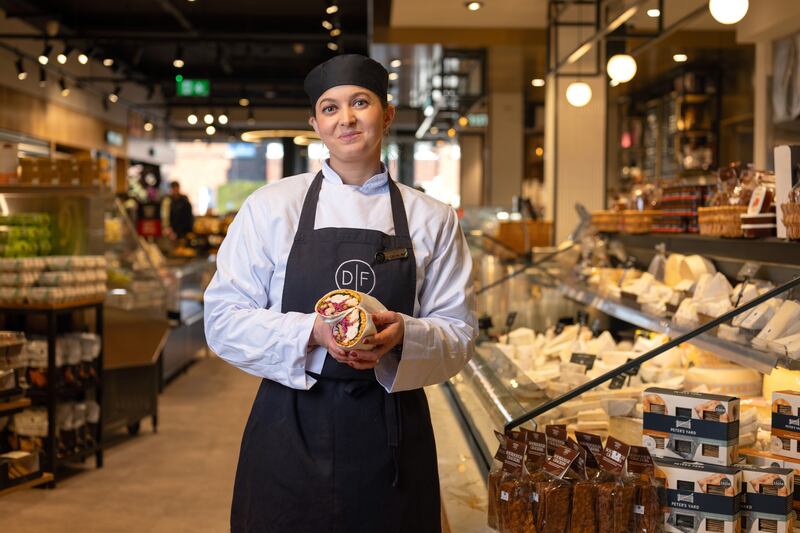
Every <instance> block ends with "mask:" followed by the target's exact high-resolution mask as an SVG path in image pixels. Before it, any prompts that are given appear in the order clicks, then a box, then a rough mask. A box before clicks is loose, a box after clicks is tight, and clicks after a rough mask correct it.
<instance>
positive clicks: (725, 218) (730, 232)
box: [697, 205, 747, 238]
mask: <svg viewBox="0 0 800 533" xmlns="http://www.w3.org/2000/svg"><path fill="white" fill-rule="evenodd" d="M745 213H747V207H746V206H742V205H724V206H719V207H700V208H698V210H697V218H698V225H699V226H700V235H708V236H711V237H734V238H735V237H741V236H742V234H743V233H742V215H743V214H745Z"/></svg>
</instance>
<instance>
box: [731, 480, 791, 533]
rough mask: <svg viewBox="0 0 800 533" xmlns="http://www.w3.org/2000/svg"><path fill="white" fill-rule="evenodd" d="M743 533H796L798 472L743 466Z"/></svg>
mask: <svg viewBox="0 0 800 533" xmlns="http://www.w3.org/2000/svg"><path fill="white" fill-rule="evenodd" d="M741 470H742V504H741V505H742V533H759V532H761V531H769V532H773V533H792V529H793V525H794V512H793V511H792V500H793V496H794V470H792V469H791V468H770V467H759V466H741Z"/></svg>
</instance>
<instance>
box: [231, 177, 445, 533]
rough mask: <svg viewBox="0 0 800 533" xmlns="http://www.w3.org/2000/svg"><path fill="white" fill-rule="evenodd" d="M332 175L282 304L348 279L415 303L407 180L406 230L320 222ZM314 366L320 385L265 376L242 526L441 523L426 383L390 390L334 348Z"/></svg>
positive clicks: (354, 530) (254, 531)
mask: <svg viewBox="0 0 800 533" xmlns="http://www.w3.org/2000/svg"><path fill="white" fill-rule="evenodd" d="M322 179H323V178H322V173H321V172H320V173H318V174H317V176H316V178H315V179H314V181H313V182H312V183H311V186H310V187H309V190H308V192H307V194H306V198H305V201H304V203H303V211H302V213H301V214H300V222H299V224H298V229H297V234H296V235H295V238H294V244H293V245H292V250H291V252H290V253H289V259H288V262H287V265H286V282H285V286H284V290H283V303H282V311H283V312H284V313H287V312H291V311H296V312H301V313H313V312H314V304H315V303H316V302H317V300H318V299H319V298H320V296H322V295H323V294H325V293H327V292H329V291H331V290H333V289H336V288H337V287H338V288H349V289H356V290H360V291H362V292H367V293H370V294H371V295H372V296H374V297H376V298H377V299H378V300H380V301H381V302H382V303H383V304H384V305H385V306H386V307H387V308H388V309H390V310H392V311H397V312H399V313H404V314H407V315H412V314H413V312H414V300H415V296H416V263H415V260H414V250H413V246H412V242H411V236H410V234H409V231H408V220H407V218H406V212H405V207H404V205H403V199H402V196H401V194H400V190H399V188H398V187H397V185H396V184H395V183H394V182H393V181H392V180H391V179H389V193H390V197H391V205H392V216H393V218H394V228H395V235H394V236H391V235H386V234H384V233H382V232H380V231H375V230H366V229H347V228H322V229H317V230H315V229H314V221H315V218H316V211H317V200H318V198H319V191H320V189H321V187H322ZM265 231H269V228H265ZM403 250H405V252H403ZM386 252H395V253H386ZM311 375H312V376H313V377H315V378H317V379H318V382H317V383H316V384H315V385H314V386H313V387H312V388H311V389H310V390H308V391H301V390H295V389H291V388H288V387H285V386H283V385H280V384H278V383H276V382H274V381H269V380H266V379H265V380H263V381H262V382H261V387H260V388H259V390H258V394H257V395H256V399H255V401H254V403H253V408H252V411H251V412H250V418H249V419H248V421H247V426H246V427H245V431H244V437H243V438H242V447H241V451H240V456H239V465H238V468H237V470H236V482H235V486H234V491H233V506H232V510H231V530H232V531H233V533H262V532H270V533H272V532H276V533H277V532H281V533H282V532H292V533H305V532H307V533H323V532H336V533H339V532H342V533H358V532H364V533H377V532H381V533H384V532H386V533H392V532H397V533H406V532H408V533H412V532H413V533H428V532H431V533H438V532H440V530H441V522H440V520H441V519H440V507H439V477H438V471H437V463H436V445H435V443H434V439H433V430H432V427H431V419H430V413H429V411H428V402H427V399H426V397H425V392H424V391H423V390H422V389H417V390H413V391H407V392H398V393H394V394H388V393H387V392H386V391H385V390H384V389H383V387H381V385H380V384H379V383H378V382H377V381H376V379H375V372H374V371H373V370H355V369H353V368H351V367H350V366H347V365H344V364H340V363H338V362H337V361H336V360H335V359H333V358H332V357H331V356H330V354H328V355H327V356H326V358H325V364H324V366H323V369H322V372H321V375H315V374H311Z"/></svg>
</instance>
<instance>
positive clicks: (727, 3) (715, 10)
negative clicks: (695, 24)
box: [708, 0, 750, 24]
mask: <svg viewBox="0 0 800 533" xmlns="http://www.w3.org/2000/svg"><path fill="white" fill-rule="evenodd" d="M749 7H750V2H749V0H709V2H708V9H709V11H711V16H712V17H714V19H715V20H716V21H717V22H719V23H720V24H736V23H737V22H739V21H740V20H742V19H743V18H744V16H745V15H746V14H747V9H748V8H749Z"/></svg>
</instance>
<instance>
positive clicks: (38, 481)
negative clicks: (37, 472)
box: [0, 472, 54, 498]
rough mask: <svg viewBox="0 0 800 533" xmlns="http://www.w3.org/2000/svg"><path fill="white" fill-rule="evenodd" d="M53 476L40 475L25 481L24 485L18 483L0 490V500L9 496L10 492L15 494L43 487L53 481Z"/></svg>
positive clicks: (49, 474)
mask: <svg viewBox="0 0 800 533" xmlns="http://www.w3.org/2000/svg"><path fill="white" fill-rule="evenodd" d="M53 479H54V478H53V474H51V473H49V472H44V473H42V475H41V476H39V477H37V478H35V479H31V480H29V481H25V482H24V483H20V484H19V485H14V486H13V487H9V488H7V489H4V490H0V498H2V497H3V496H6V495H8V494H11V493H12V492H17V491H20V490H24V489H30V488H33V487H38V486H39V485H44V484H45V483H50V482H52V481H53Z"/></svg>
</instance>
